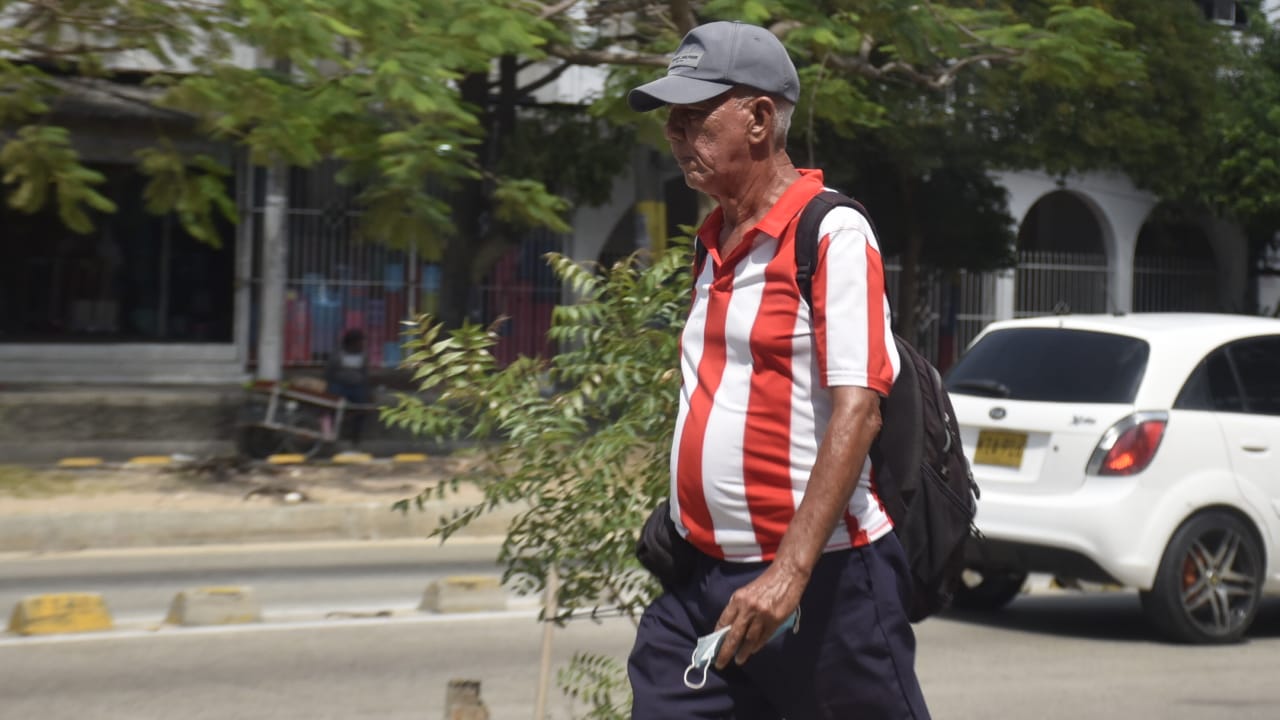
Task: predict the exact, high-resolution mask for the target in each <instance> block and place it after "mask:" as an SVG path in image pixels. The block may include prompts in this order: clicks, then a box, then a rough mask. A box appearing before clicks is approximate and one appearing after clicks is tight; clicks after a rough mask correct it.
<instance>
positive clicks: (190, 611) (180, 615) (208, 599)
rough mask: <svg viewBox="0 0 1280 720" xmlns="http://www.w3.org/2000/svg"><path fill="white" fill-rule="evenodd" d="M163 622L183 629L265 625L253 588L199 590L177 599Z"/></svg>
mask: <svg viewBox="0 0 1280 720" xmlns="http://www.w3.org/2000/svg"><path fill="white" fill-rule="evenodd" d="M164 621H165V622H166V623H168V624H170V625H182V626H184V627H192V626H200V625H240V624H244V623H256V622H262V607H261V606H260V605H259V604H258V600H257V598H256V597H254V594H253V589H252V588H248V587H243V586H222V587H199V588H192V589H189V590H183V591H182V592H180V593H178V594H177V595H175V596H174V598H173V602H172V603H171V604H170V605H169V614H168V615H167V616H166V617H165V619H164Z"/></svg>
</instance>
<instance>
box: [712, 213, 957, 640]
mask: <svg viewBox="0 0 1280 720" xmlns="http://www.w3.org/2000/svg"><path fill="white" fill-rule="evenodd" d="M842 206H843V207H851V208H853V209H855V210H857V211H858V212H860V213H862V215H863V216H864V217H866V218H867V222H869V223H870V222H871V216H870V215H869V214H868V213H867V211H866V209H865V208H863V207H862V205H861V204H860V203H859V202H858V201H856V200H853V199H852V198H849V197H846V196H844V195H841V194H840V193H837V192H823V193H820V194H818V195H817V196H816V197H814V198H813V199H812V200H810V201H809V204H808V205H806V206H805V208H804V210H803V211H802V212H801V213H800V221H799V224H798V225H797V227H796V242H795V246H796V248H795V251H796V284H797V285H799V287H800V294H801V296H802V297H804V299H805V302H807V303H809V305H810V307H812V305H813V284H812V280H813V268H814V264H815V262H816V261H817V254H818V253H817V250H818V228H819V226H820V225H821V223H822V219H823V218H824V217H826V214H827V213H828V212H830V211H831V210H832V209H833V208H836V207H842ZM874 229H875V225H874V223H872V230H873V231H874ZM696 252H697V258H696V265H695V268H700V267H702V265H703V263H704V262H705V260H706V252H707V251H706V248H704V247H703V246H702V243H700V242H699V243H697V245H696ZM893 339H894V342H895V344H896V345H897V348H898V356H899V357H900V358H901V360H902V363H901V365H902V367H901V369H900V370H899V372H898V378H897V380H896V381H894V383H893V388H892V390H890V391H889V396H888V397H886V398H884V399H883V400H882V401H881V403H880V415H881V417H882V425H881V427H880V434H879V436H877V437H876V439H875V441H874V442H873V443H872V445H871V453H870V454H871V461H872V463H873V464H874V467H875V469H876V474H875V482H876V491H877V493H878V494H879V496H880V500H881V502H883V503H884V506H885V510H886V511H887V512H888V513H889V517H890V518H891V519H892V520H893V526H894V530H895V532H896V533H897V535H898V541H899V542H901V543H902V547H903V549H904V550H905V551H906V554H907V563H908V565H909V567H910V570H911V581H912V593H911V598H912V600H911V607H910V608H908V612H907V615H908V617H909V618H910V619H911V621H912V622H919V621H920V620H923V619H925V618H927V617H929V616H930V615H933V614H934V613H937V612H939V611H940V610H944V609H946V608H947V607H948V606H949V605H950V604H951V599H952V597H953V596H954V594H955V591H956V588H957V587H958V586H959V584H960V582H961V574H962V573H963V572H964V559H965V558H964V556H965V546H966V544H967V542H968V540H969V538H970V537H971V536H974V537H980V534H979V533H978V530H977V528H976V527H975V526H974V524H973V518H974V515H975V514H976V513H977V509H978V506H977V498H978V495H979V491H978V485H977V483H976V482H974V480H973V473H972V472H971V471H970V470H969V461H968V459H966V458H965V456H964V450H963V448H962V447H961V445H960V428H959V425H957V423H956V416H955V410H953V409H952V407H951V398H950V396H949V395H948V394H947V390H946V387H944V386H943V384H942V376H941V374H939V373H938V370H937V368H935V367H934V366H933V365H932V364H931V363H930V362H929V361H928V360H927V359H925V357H924V356H923V355H921V354H920V353H919V351H917V350H916V349H915V348H914V347H912V346H911V344H910V343H908V342H907V341H906V340H903V339H902V338H901V337H899V336H898V335H897V334H894V336H893Z"/></svg>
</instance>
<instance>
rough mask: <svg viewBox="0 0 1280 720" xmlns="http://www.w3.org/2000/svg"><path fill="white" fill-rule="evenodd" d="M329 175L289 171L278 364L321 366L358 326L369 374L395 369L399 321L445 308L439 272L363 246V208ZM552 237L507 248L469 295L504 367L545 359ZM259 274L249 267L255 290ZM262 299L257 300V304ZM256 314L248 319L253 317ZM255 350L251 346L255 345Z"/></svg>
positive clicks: (256, 213) (259, 204)
mask: <svg viewBox="0 0 1280 720" xmlns="http://www.w3.org/2000/svg"><path fill="white" fill-rule="evenodd" d="M333 170H334V168H332V167H325V168H321V169H319V170H315V171H304V170H299V169H294V170H292V171H291V172H290V177H289V201H288V206H287V209H286V211H285V212H286V223H287V238H288V239H287V243H288V248H287V253H288V255H287V257H288V260H287V262H288V269H287V274H286V296H285V338H284V364H285V366H286V367H291V368H302V367H316V366H321V365H323V364H324V363H325V362H326V361H327V360H328V358H329V356H330V355H331V354H332V353H333V352H334V351H335V350H336V349H337V348H338V346H339V343H340V341H341V338H342V335H343V334H344V333H345V332H346V331H348V330H352V329H359V330H361V331H363V333H364V335H365V349H366V353H367V355H368V357H369V364H370V366H371V367H373V368H394V367H396V366H397V365H399V363H400V361H401V360H402V349H401V346H402V343H403V340H404V338H403V336H402V330H403V325H402V323H403V321H404V320H407V319H410V318H413V317H416V316H417V314H419V313H423V312H427V313H439V312H440V310H441V302H442V298H441V289H442V278H441V267H440V265H439V264H438V263H435V262H429V261H425V260H424V259H422V258H421V257H419V255H418V254H417V253H416V252H415V251H413V250H396V249H391V248H388V247H385V246H383V245H381V244H378V243H376V242H363V241H361V240H360V239H359V237H358V233H357V232H356V231H357V226H358V224H359V222H360V219H361V213H360V211H358V210H356V209H354V203H353V194H352V191H351V189H350V188H349V187H347V186H344V185H342V184H340V183H338V182H336V180H335V179H334V172H333ZM263 180H264V179H263V177H262V172H261V171H259V172H258V173H257V177H256V178H255V179H254V185H255V188H256V191H254V192H252V197H253V198H254V203H253V218H252V219H253V223H254V236H255V238H257V239H258V241H259V242H260V241H261V240H260V239H261V238H262V218H263V213H264V211H265V196H264V194H263V193H262V192H261V188H262V187H263V185H264V182H263ZM561 247H562V241H561V239H560V238H559V237H558V236H555V235H553V234H550V233H532V234H531V235H530V236H529V237H527V238H525V239H524V240H523V241H522V242H521V243H520V244H518V245H516V246H513V247H512V248H511V249H509V250H508V251H507V252H506V253H505V254H504V255H503V256H502V257H501V258H500V259H499V260H498V261H497V263H495V265H494V267H493V269H492V270H491V271H490V273H489V274H488V275H487V276H486V277H485V278H484V279H483V280H482V281H481V283H480V284H478V285H477V286H476V287H475V288H473V289H472V292H471V299H470V301H469V303H468V307H467V308H465V309H464V312H465V314H466V315H467V317H468V318H470V319H471V320H473V321H475V322H477V323H481V324H486V325H487V324H489V323H492V322H493V321H494V320H496V319H498V318H499V317H506V318H507V320H506V321H505V322H504V323H502V324H500V325H499V332H500V334H501V335H502V337H501V339H500V341H499V343H498V346H497V347H496V348H495V354H496V355H497V357H498V358H499V361H500V362H502V363H504V364H505V363H507V362H510V361H511V360H513V359H515V358H516V357H518V356H520V355H534V356H536V355H546V354H548V353H549V352H550V351H551V348H550V347H549V346H548V344H547V341H546V331H547V329H548V328H549V327H550V320H551V308H552V307H553V306H554V305H555V302H557V301H558V300H559V297H560V285H559V282H558V281H557V279H556V278H555V277H554V274H552V273H551V271H550V268H549V267H547V265H546V262H545V261H544V260H543V259H542V255H543V254H544V253H545V252H547V251H550V250H557V251H558V250H560V249H561ZM260 274H261V268H260V267H258V266H255V271H254V278H255V281H254V282H255V285H258V284H259V283H260V280H259V279H258V278H260ZM258 297H260V294H259V293H257V292H255V293H254V302H255V303H257V302H258ZM257 316H258V313H257V312H256V311H255V312H254V313H252V317H257ZM254 333H255V334H256V328H255V329H254ZM250 346H251V347H252V348H256V341H255V342H253V343H251V345H250Z"/></svg>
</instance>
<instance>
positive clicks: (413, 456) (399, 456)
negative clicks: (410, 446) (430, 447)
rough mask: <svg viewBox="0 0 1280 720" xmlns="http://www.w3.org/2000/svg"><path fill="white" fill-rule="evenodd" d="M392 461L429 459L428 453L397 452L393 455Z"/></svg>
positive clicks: (424, 460)
mask: <svg viewBox="0 0 1280 720" xmlns="http://www.w3.org/2000/svg"><path fill="white" fill-rule="evenodd" d="M391 460H392V462H398V463H419V462H426V461H427V454H426V453H396V454H395V455H393V456H392V457H391Z"/></svg>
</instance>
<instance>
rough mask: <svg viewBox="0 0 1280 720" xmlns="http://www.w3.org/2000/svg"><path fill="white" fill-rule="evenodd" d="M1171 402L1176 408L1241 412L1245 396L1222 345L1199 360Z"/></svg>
mask: <svg viewBox="0 0 1280 720" xmlns="http://www.w3.org/2000/svg"><path fill="white" fill-rule="evenodd" d="M1173 406H1174V407H1175V408H1177V409H1179V410H1217V411H1219V412H1244V399H1243V397H1242V396H1241V393H1240V386H1239V384H1238V383H1237V382H1236V378H1235V375H1234V374H1233V373H1232V370H1231V361H1230V360H1229V359H1228V358H1227V351H1226V349H1225V348H1218V349H1217V350H1214V351H1213V352H1211V353H1209V355H1208V356H1206V357H1205V359H1204V360H1201V361H1200V365H1199V366H1198V367H1196V369H1195V370H1194V371H1192V373H1191V376H1190V377H1188V378H1187V382H1186V384H1185V385H1183V386H1182V392H1180V393H1178V399H1177V401H1176V402H1174V404H1173Z"/></svg>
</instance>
